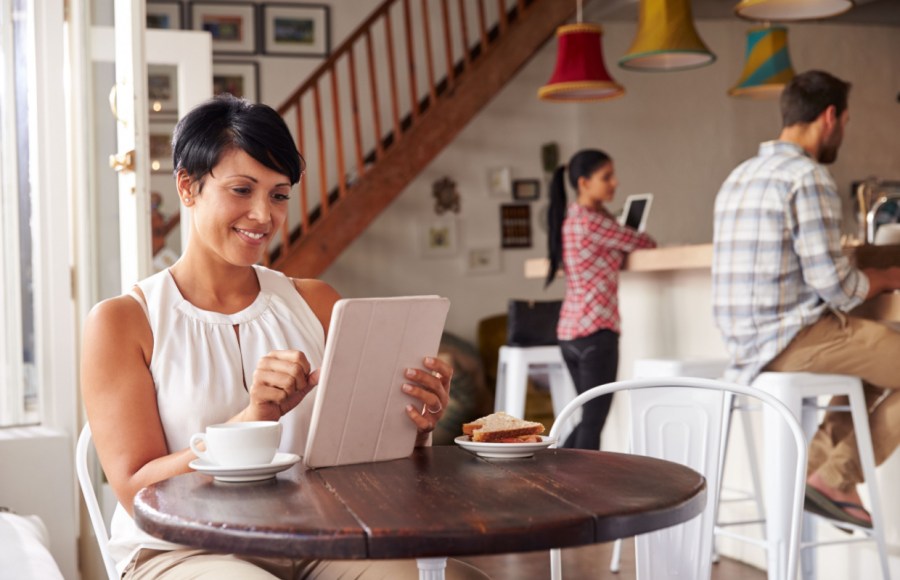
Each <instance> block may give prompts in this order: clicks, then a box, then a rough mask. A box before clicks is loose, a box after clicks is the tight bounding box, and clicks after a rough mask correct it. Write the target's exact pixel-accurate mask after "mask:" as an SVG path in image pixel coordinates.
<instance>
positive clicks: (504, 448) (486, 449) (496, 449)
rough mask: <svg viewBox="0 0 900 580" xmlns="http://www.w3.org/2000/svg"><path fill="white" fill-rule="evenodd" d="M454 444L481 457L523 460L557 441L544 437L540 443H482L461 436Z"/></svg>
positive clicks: (466, 436)
mask: <svg viewBox="0 0 900 580" xmlns="http://www.w3.org/2000/svg"><path fill="white" fill-rule="evenodd" d="M453 442H454V443H456V444H457V445H459V446H460V447H462V448H463V449H465V450H466V451H471V452H472V453H474V454H475V455H478V456H479V457H489V458H492V459H521V458H523V457H531V456H532V455H534V453H535V451H540V450H541V449H546V448H548V447H550V446H551V445H553V444H554V443H556V440H555V439H551V438H550V437H544V436H543V435H542V436H541V442H540V443H482V442H481V441H470V440H469V436H468V435H460V436H459V437H457V438H456V439H454V440H453Z"/></svg>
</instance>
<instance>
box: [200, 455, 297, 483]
mask: <svg viewBox="0 0 900 580" xmlns="http://www.w3.org/2000/svg"><path fill="white" fill-rule="evenodd" d="M298 461H300V456H299V455H294V454H293V453H276V454H275V458H274V459H272V462H271V463H266V464H265V465H246V466H242V467H236V466H224V465H215V464H213V463H209V462H208V461H205V460H203V459H195V460H193V461H191V462H190V463H188V467H190V468H191V469H194V470H196V471H199V472H200V473H203V474H206V475H212V476H213V477H215V478H216V479H217V480H219V481H228V482H231V483H234V482H244V481H262V480H265V479H272V478H273V477H275V474H276V473H278V472H279V471H284V470H285V469H287V468H289V467H290V466H292V465H294V464H295V463H297V462H298Z"/></svg>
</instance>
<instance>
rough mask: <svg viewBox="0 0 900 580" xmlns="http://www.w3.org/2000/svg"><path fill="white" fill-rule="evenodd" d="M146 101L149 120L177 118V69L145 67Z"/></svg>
mask: <svg viewBox="0 0 900 580" xmlns="http://www.w3.org/2000/svg"><path fill="white" fill-rule="evenodd" d="M147 100H148V101H149V103H150V118H151V119H153V118H158V117H177V116H178V67H176V66H174V65H156V64H148V65H147Z"/></svg>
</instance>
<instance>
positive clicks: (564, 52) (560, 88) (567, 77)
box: [538, 24, 625, 102]
mask: <svg viewBox="0 0 900 580" xmlns="http://www.w3.org/2000/svg"><path fill="white" fill-rule="evenodd" d="M602 35H603V29H602V28H600V27H599V26H597V25H595V24H567V25H564V26H560V27H559V28H557V29H556V38H557V44H558V46H557V49H556V50H557V52H556V68H555V69H554V70H553V76H551V77H550V80H549V81H548V82H547V84H546V85H544V86H542V87H541V88H539V89H538V98H539V99H542V100H544V101H561V102H580V101H602V100H606V99H613V98H615V97H620V96H622V95H624V94H625V89H624V88H623V87H622V85H620V84H619V83H617V82H616V81H614V80H613V79H612V77H611V76H610V74H609V72H608V71H607V70H606V65H605V64H604V63H603V48H602V46H601V43H600V38H601V36H602Z"/></svg>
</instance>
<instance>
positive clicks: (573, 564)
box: [459, 540, 766, 580]
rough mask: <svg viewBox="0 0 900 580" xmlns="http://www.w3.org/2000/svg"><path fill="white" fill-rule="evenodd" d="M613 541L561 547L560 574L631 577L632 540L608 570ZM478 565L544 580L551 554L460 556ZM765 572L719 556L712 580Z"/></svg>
mask: <svg viewBox="0 0 900 580" xmlns="http://www.w3.org/2000/svg"><path fill="white" fill-rule="evenodd" d="M612 546H613V544H611V543H610V544H597V545H594V546H584V547H581V548H570V549H567V550H563V564H562V567H563V577H564V578H568V579H570V580H572V579H575V580H581V579H585V578H589V579H591V580H634V542H633V541H632V540H626V541H625V542H623V543H622V562H621V570H620V571H619V573H618V574H613V573H612V572H610V571H609V560H610V556H611V555H612ZM459 559H460V560H462V561H464V562H468V563H469V564H472V565H474V566H477V567H478V568H480V569H481V570H482V571H484V572H485V573H486V574H487V575H489V576H490V577H491V578H493V579H494V580H546V579H548V578H550V553H549V552H527V553H524V554H504V555H501V556H476V557H470V558H459ZM765 578H766V573H765V572H764V571H762V570H759V569H757V568H753V567H752V566H747V565H746V564H743V563H741V562H736V561H734V560H728V559H725V558H723V559H721V560H720V561H719V562H718V563H717V564H714V565H713V567H712V579H713V580H726V579H727V580H765Z"/></svg>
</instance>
